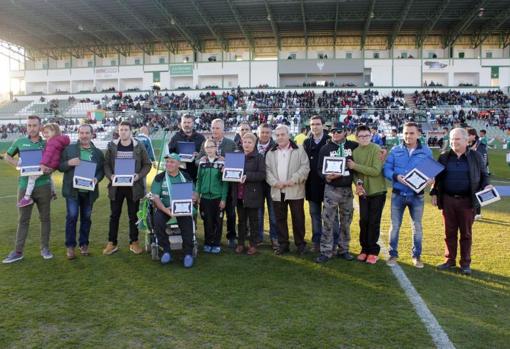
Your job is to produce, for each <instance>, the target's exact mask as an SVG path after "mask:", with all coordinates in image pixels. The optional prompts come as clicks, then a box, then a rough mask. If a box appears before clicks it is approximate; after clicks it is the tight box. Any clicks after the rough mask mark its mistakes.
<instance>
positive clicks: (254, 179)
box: [231, 149, 266, 208]
mask: <svg viewBox="0 0 510 349" xmlns="http://www.w3.org/2000/svg"><path fill="white" fill-rule="evenodd" d="M244 174H245V175H246V181H245V182H244V198H243V206H244V207H246V208H260V207H263V206H264V183H265V180H266V162H265V160H264V156H262V155H261V154H259V153H258V151H257V150H256V149H255V150H254V151H253V152H251V153H249V154H248V155H246V160H245V162H244ZM231 187H232V192H231V193H232V203H233V204H234V205H237V190H238V187H239V185H238V183H233V185H232V186H231Z"/></svg>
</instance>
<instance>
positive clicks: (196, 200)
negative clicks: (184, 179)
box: [191, 192, 200, 203]
mask: <svg viewBox="0 0 510 349" xmlns="http://www.w3.org/2000/svg"><path fill="white" fill-rule="evenodd" d="M198 200H200V196H199V195H198V194H197V193H195V192H193V194H191V201H193V203H197V202H198Z"/></svg>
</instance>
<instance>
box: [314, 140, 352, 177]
mask: <svg viewBox="0 0 510 349" xmlns="http://www.w3.org/2000/svg"><path fill="white" fill-rule="evenodd" d="M357 147H358V143H357V142H353V141H350V140H345V142H344V150H345V157H346V158H347V159H352V152H353V151H354V149H356V148H357ZM337 150H338V144H336V143H333V142H332V141H331V140H330V141H329V142H328V143H326V145H325V146H323V147H322V148H321V150H320V152H319V161H318V162H317V167H315V168H312V170H314V171H316V172H317V174H318V175H319V176H320V177H321V178H323V179H324V175H323V174H322V165H323V162H324V157H326V156H335V153H336V151H337ZM346 170H347V168H346ZM352 178H353V171H352V170H349V175H348V176H342V177H340V178H337V179H335V180H334V181H331V182H329V183H327V184H329V185H331V186H333V187H351V185H352Z"/></svg>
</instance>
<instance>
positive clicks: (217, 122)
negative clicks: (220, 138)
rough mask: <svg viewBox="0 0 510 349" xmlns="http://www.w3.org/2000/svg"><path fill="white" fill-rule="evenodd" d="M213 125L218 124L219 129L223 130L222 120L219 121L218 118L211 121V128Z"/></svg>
mask: <svg viewBox="0 0 510 349" xmlns="http://www.w3.org/2000/svg"><path fill="white" fill-rule="evenodd" d="M213 124H220V125H221V128H222V129H225V123H224V122H223V120H222V119H219V118H218V119H214V120H213V121H211V126H212V125H213Z"/></svg>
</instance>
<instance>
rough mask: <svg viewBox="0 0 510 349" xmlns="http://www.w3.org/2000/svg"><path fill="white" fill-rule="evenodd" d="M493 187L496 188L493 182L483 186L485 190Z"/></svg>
mask: <svg viewBox="0 0 510 349" xmlns="http://www.w3.org/2000/svg"><path fill="white" fill-rule="evenodd" d="M492 188H494V186H493V185H492V184H489V185H486V186H485V188H483V190H487V189H492Z"/></svg>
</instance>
